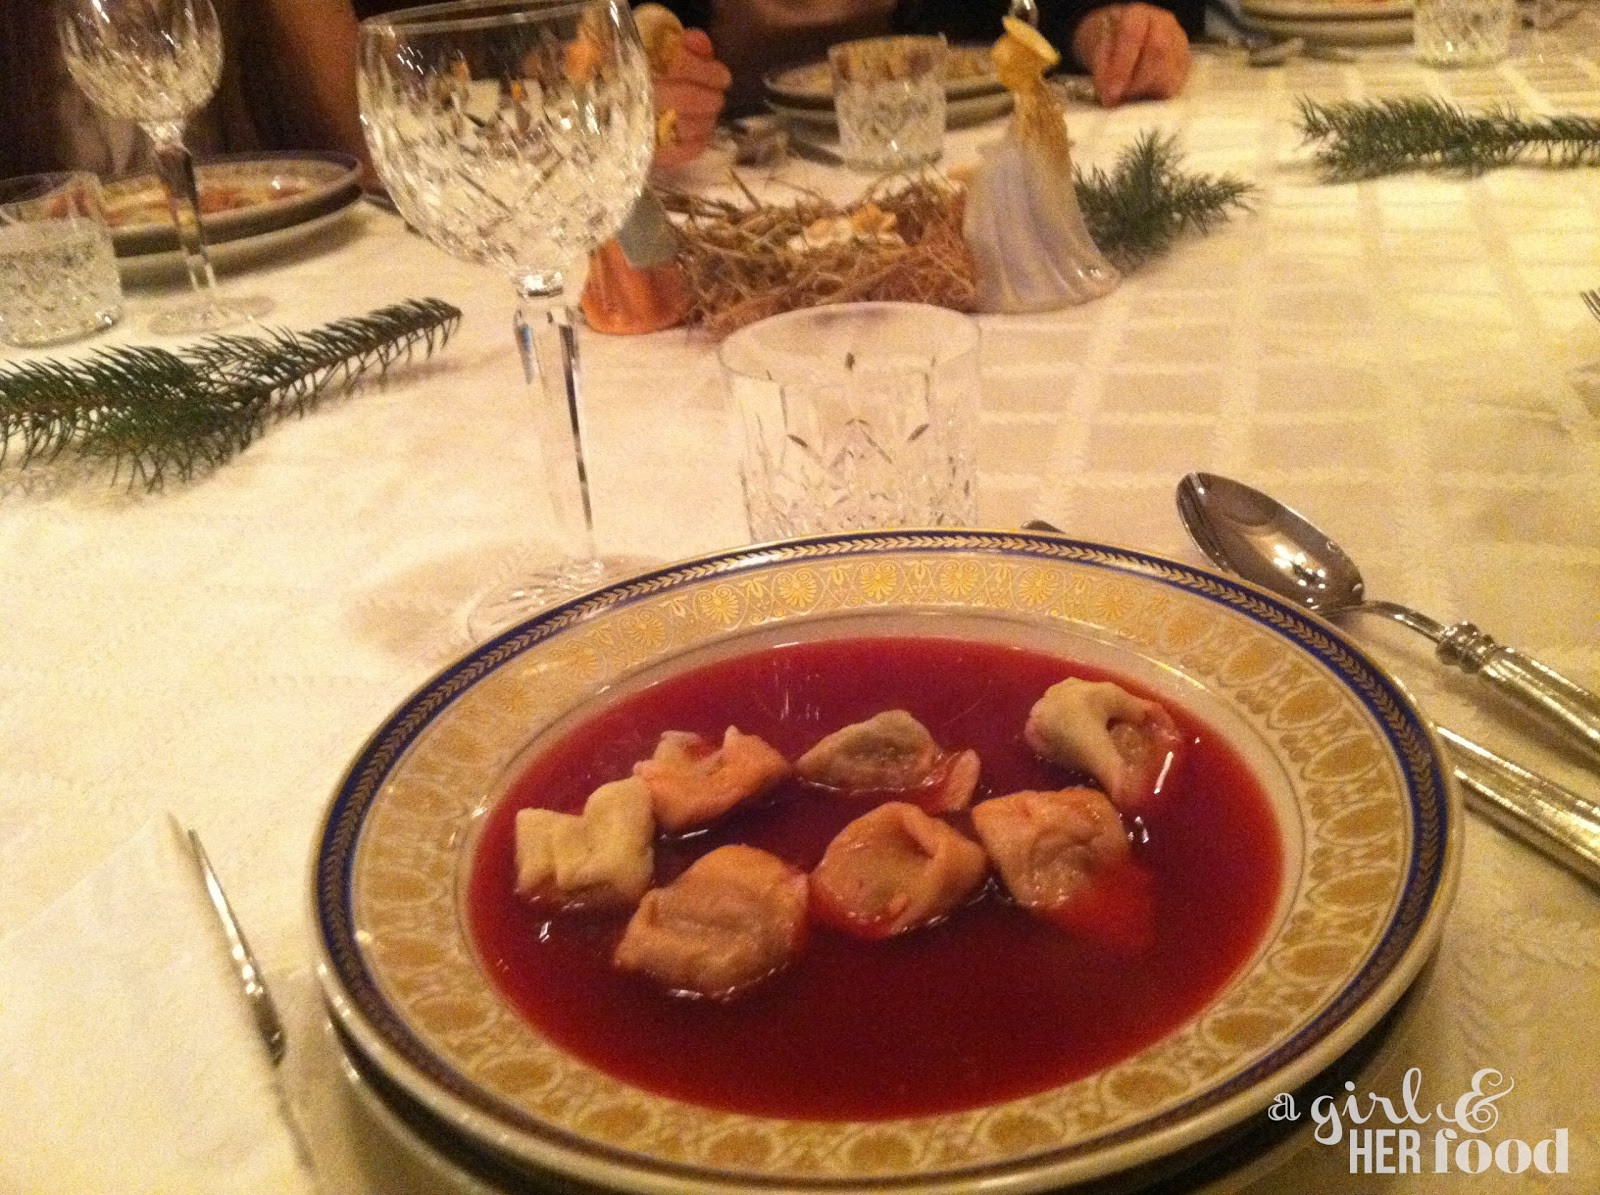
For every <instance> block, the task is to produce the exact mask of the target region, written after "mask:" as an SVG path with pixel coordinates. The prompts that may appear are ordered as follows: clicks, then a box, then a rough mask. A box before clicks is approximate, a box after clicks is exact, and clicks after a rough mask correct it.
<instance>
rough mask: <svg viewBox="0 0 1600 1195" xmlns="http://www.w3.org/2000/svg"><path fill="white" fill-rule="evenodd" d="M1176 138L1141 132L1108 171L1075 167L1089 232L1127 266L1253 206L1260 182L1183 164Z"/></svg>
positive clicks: (1114, 259) (1108, 254) (1103, 249)
mask: <svg viewBox="0 0 1600 1195" xmlns="http://www.w3.org/2000/svg"><path fill="white" fill-rule="evenodd" d="M1180 157H1181V155H1180V153H1179V151H1178V139H1177V138H1176V137H1173V136H1163V135H1162V134H1161V133H1158V132H1155V131H1146V132H1144V133H1141V134H1140V135H1139V137H1138V139H1137V140H1136V141H1134V142H1133V143H1132V144H1131V145H1129V146H1127V147H1126V148H1125V149H1124V150H1123V151H1122V153H1121V154H1120V155H1118V157H1117V163H1116V166H1115V168H1114V169H1113V170H1112V171H1111V173H1110V174H1107V173H1106V172H1105V171H1104V170H1102V169H1100V168H1099V167H1094V168H1092V169H1090V170H1082V169H1075V170H1074V175H1075V177H1074V178H1073V183H1074V185H1075V187H1076V189H1077V193H1078V206H1079V207H1080V208H1081V209H1082V210H1083V218H1084V222H1085V223H1086V224H1087V225H1088V227H1089V235H1090V236H1091V237H1092V238H1093V239H1094V243H1095V244H1096V245H1098V246H1099V247H1100V251H1101V252H1102V253H1104V254H1105V255H1106V257H1108V258H1109V259H1110V260H1111V261H1112V263H1113V264H1115V265H1116V266H1117V267H1118V268H1119V269H1121V270H1122V271H1124V272H1125V273H1126V272H1130V271H1132V270H1135V269H1137V268H1138V267H1139V266H1141V265H1143V264H1144V263H1145V262H1147V261H1149V260H1150V259H1151V258H1153V257H1159V256H1160V255H1161V254H1163V253H1165V252H1166V251H1167V250H1168V249H1170V248H1172V246H1173V245H1174V244H1175V243H1176V242H1177V241H1178V239H1179V238H1180V237H1182V236H1184V235H1185V234H1187V233H1191V232H1194V233H1204V232H1208V231H1210V229H1211V228H1212V227H1214V226H1215V225H1216V224H1218V223H1220V222H1221V221H1223V220H1225V219H1227V217H1228V214H1229V209H1231V208H1239V209H1241V210H1245V211H1248V210H1249V208H1250V195H1251V192H1253V191H1254V190H1255V188H1254V187H1253V186H1252V185H1251V184H1249V183H1247V182H1244V181H1243V180H1241V179H1237V178H1233V177H1232V176H1230V175H1212V174H1192V173H1187V172H1185V171H1184V170H1182V169H1181V168H1180V167H1179V159H1180Z"/></svg>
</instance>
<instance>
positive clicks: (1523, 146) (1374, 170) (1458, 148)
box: [1298, 96, 1600, 182]
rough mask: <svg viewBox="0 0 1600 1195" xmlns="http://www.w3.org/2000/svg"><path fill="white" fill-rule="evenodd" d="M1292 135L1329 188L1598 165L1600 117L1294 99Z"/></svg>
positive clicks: (1434, 103)
mask: <svg viewBox="0 0 1600 1195" xmlns="http://www.w3.org/2000/svg"><path fill="white" fill-rule="evenodd" d="M1298 103H1299V109H1300V131H1301V134H1302V136H1303V137H1304V139H1305V141H1306V142H1307V143H1319V144H1318V145H1317V150H1316V160H1317V163H1318V165H1319V166H1321V168H1322V171H1323V176H1324V177H1325V178H1326V179H1327V180H1328V181H1329V182H1354V181H1357V180H1359V179H1368V178H1378V177H1380V176H1382V175H1385V174H1396V173H1399V172H1402V171H1407V170H1434V171H1439V172H1442V173H1447V174H1459V175H1465V176H1469V177H1470V176H1473V175H1478V174H1482V173H1484V172H1485V171H1488V170H1493V169H1496V168H1498V167H1501V166H1509V165H1512V164H1513V163H1520V162H1525V163H1530V164H1533V165H1539V166H1545V167H1548V168H1552V169H1570V168H1572V167H1576V166H1596V165H1600V119H1596V118H1594V117H1587V116H1525V115H1522V114H1519V113H1517V112H1516V111H1514V110H1513V109H1511V108H1509V107H1499V108H1495V109H1492V110H1490V111H1487V112H1468V111H1466V110H1465V109H1463V108H1460V107H1458V106H1456V105H1455V104H1452V103H1449V102H1448V101H1446V100H1442V99H1440V98H1438V97H1437V96H1398V97H1393V98H1389V99H1380V100H1363V101H1356V100H1346V101H1339V102H1333V103H1319V102H1317V101H1315V100H1311V99H1307V98H1306V97H1304V96H1302V97H1300V99H1299V101H1298Z"/></svg>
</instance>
